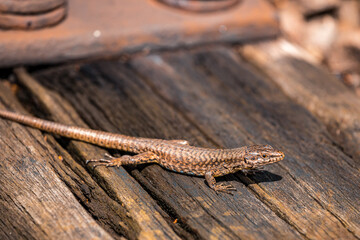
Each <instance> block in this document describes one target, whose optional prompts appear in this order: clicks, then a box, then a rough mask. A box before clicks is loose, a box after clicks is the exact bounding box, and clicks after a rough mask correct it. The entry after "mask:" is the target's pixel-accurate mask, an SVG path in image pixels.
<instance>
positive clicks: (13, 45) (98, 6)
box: [0, 0, 279, 67]
mask: <svg viewBox="0 0 360 240" xmlns="http://www.w3.org/2000/svg"><path fill="white" fill-rule="evenodd" d="M278 31H279V30H278V23H277V20H276V14H275V10H274V8H273V7H272V6H271V5H270V4H269V3H268V2H267V1H265V0H242V1H241V2H240V3H239V4H237V5H235V6H234V7H232V8H229V9H227V10H224V11H218V12H213V13H194V12H187V11H184V10H180V9H176V8H171V7H168V6H166V5H164V4H162V3H159V2H157V1H154V0H131V1H128V0H117V1H115V0H103V1H98V0H87V1H82V0H71V1H69V11H68V17H67V18H66V19H65V20H64V21H63V22H62V23H61V24H59V25H56V26H54V27H52V28H46V29H41V30H36V31H20V30H1V31H0V67H9V66H14V65H22V64H31V65H34V64H44V63H46V64H47V63H57V62H62V61H69V60H75V59H84V58H93V57H104V56H117V55H120V54H122V53H131V52H136V51H149V50H157V49H169V48H178V47H182V46H189V45H199V44H203V43H212V42H244V41H249V40H254V39H259V38H265V37H272V36H275V35H276V34H277V33H278Z"/></svg>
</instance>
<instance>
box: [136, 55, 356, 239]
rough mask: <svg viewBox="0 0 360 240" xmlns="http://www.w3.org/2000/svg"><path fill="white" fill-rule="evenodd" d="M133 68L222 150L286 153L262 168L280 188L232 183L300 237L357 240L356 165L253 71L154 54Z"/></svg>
mask: <svg viewBox="0 0 360 240" xmlns="http://www.w3.org/2000/svg"><path fill="white" fill-rule="evenodd" d="M131 63H132V66H133V67H134V69H137V71H139V72H141V74H142V76H143V78H144V79H146V81H147V83H148V84H149V85H151V86H152V89H154V91H156V92H157V93H158V94H159V95H160V96H161V97H162V98H163V99H164V100H166V101H168V102H169V103H170V104H172V105H173V106H174V107H175V108H177V109H180V110H181V111H182V112H183V114H184V115H185V116H186V117H187V118H188V119H189V120H190V121H191V122H193V123H194V124H195V125H196V126H197V127H198V128H199V129H201V130H202V132H205V133H206V134H207V136H209V137H210V138H212V139H216V141H217V142H219V144H220V145H221V146H226V147H235V146H239V145H244V144H249V143H251V142H256V143H270V144H271V145H274V146H275V147H278V148H280V149H281V150H283V151H284V152H285V155H286V160H284V161H283V162H280V163H279V164H274V165H271V166H269V167H268V168H267V169H269V171H271V172H272V173H274V174H276V175H279V176H281V177H282V179H281V181H277V182H261V183H259V184H258V185H256V184H253V183H255V182H259V181H261V180H262V179H264V178H265V179H272V178H271V177H270V176H271V175H268V174H264V175H260V176H258V177H255V178H252V179H251V180H248V179H244V178H243V177H242V176H241V175H240V174H237V175H235V176H237V177H239V178H240V179H242V180H243V181H245V182H247V183H249V186H248V188H249V189H251V190H252V191H253V192H254V194H256V195H257V197H258V198H259V199H261V201H263V202H264V203H266V204H267V205H268V206H269V208H271V209H272V210H273V211H274V212H276V213H277V215H279V216H281V217H282V218H283V219H284V220H285V221H286V222H287V223H289V224H290V225H291V226H293V227H294V228H295V229H296V230H297V231H298V232H300V233H301V234H302V235H303V236H304V237H306V238H310V239H324V238H333V239H336V238H346V239H347V238H348V239H355V238H359V236H360V233H359V229H360V228H359V225H360V222H359V221H360V218H359V216H360V215H359V209H360V208H359V201H358V199H359V197H360V191H359V187H358V184H357V183H358V182H360V179H359V172H358V170H357V169H355V168H353V166H354V159H352V158H350V157H348V156H347V155H346V154H344V153H343V152H342V151H341V150H340V149H339V148H338V147H337V146H334V144H333V140H332V139H331V138H330V136H329V134H328V133H327V131H326V129H325V127H324V126H323V125H322V124H321V123H320V122H318V121H317V120H316V119H315V118H314V117H313V116H312V115H311V114H310V113H309V112H308V111H306V110H305V109H304V108H302V107H301V106H299V105H297V104H295V103H293V102H291V100H290V99H289V98H287V97H286V96H285V95H284V94H283V93H282V92H281V91H279V89H278V88H277V86H275V85H274V84H273V82H272V81H271V80H270V79H268V78H266V77H263V76H261V75H258V74H256V72H258V70H257V69H254V68H252V67H251V66H249V65H247V64H246V63H245V62H244V61H242V60H241V59H240V58H239V56H238V55H237V54H236V53H234V52H232V51H230V50H228V49H216V50H211V49H208V51H203V52H202V51H200V52H195V53H194V54H187V53H185V54H184V53H182V52H176V53H169V54H162V55H157V54H153V55H150V56H148V57H143V58H138V59H135V60H134V61H132V62H131ZM345 176H346V177H345ZM236 187H238V184H236ZM244 201H246V200H244Z"/></svg>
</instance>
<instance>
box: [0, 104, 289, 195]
mask: <svg viewBox="0 0 360 240" xmlns="http://www.w3.org/2000/svg"><path fill="white" fill-rule="evenodd" d="M0 117H2V118H5V119H8V120H12V121H15V122H18V123H21V124H24V125H27V126H30V127H33V128H37V129H40V130H42V131H45V132H49V133H53V134H57V135H59V136H63V137H66V138H70V139H75V140H80V141H83V142H87V143H91V144H94V145H98V146H101V147H105V148H110V149H118V150H122V151H125V152H131V153H134V154H136V155H123V156H120V157H112V156H110V155H109V154H107V155H106V156H107V158H105V159H92V160H87V161H86V164H88V163H90V162H93V167H96V166H106V167H119V166H122V165H138V164H145V163H157V164H159V165H160V166H162V167H163V168H165V169H168V170H172V171H175V172H178V173H183V174H189V175H195V176H202V177H205V180H206V182H207V184H208V185H209V187H210V188H211V189H213V190H215V191H216V192H225V193H229V194H232V191H236V188H235V187H233V186H232V185H231V184H228V183H224V182H222V183H217V182H216V180H215V177H220V176H224V175H227V174H231V173H235V172H237V171H239V170H256V169H257V168H259V167H262V166H263V165H266V164H269V163H274V162H278V161H280V160H282V159H284V157H285V155H284V153H283V152H281V151H279V150H275V149H274V148H273V147H271V146H270V145H252V146H243V147H239V148H231V149H219V148H204V147H195V146H191V145H190V144H189V142H188V141H186V140H163V139H153V138H142V137H131V136H126V135H122V134H117V133H110V132H104V131H99V130H92V129H87V128H81V127H77V126H70V125H65V124H61V123H56V122H51V121H47V120H43V119H40V118H36V117H31V116H26V115H22V114H19V113H15V112H11V111H7V110H0Z"/></svg>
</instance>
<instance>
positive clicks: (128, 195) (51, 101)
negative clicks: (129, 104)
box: [15, 69, 186, 239]
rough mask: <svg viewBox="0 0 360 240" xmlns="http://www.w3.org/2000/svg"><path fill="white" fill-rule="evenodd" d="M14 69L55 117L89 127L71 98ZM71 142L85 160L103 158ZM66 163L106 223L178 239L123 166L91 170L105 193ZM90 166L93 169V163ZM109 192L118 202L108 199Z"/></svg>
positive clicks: (135, 233) (129, 233)
mask: <svg viewBox="0 0 360 240" xmlns="http://www.w3.org/2000/svg"><path fill="white" fill-rule="evenodd" d="M15 73H16V74H17V76H18V78H19V80H20V82H21V83H22V84H23V85H24V86H26V87H27V88H28V90H29V92H30V93H31V94H33V95H34V96H36V97H37V101H39V103H40V104H41V105H42V107H43V109H45V111H46V112H48V113H49V114H51V115H52V117H53V119H54V120H55V121H59V122H64V123H67V124H70V125H78V126H83V127H87V126H86V124H84V122H83V121H81V119H80V117H79V116H78V115H77V113H76V112H75V111H74V109H73V108H72V106H71V104H69V102H67V101H66V100H64V99H62V98H61V97H60V96H59V95H58V94H56V93H55V92H52V91H49V90H48V89H45V88H43V87H42V86H41V85H40V84H38V83H37V82H36V81H35V80H34V79H33V78H32V77H31V76H29V75H28V74H27V73H26V71H25V70H24V69H17V70H15ZM70 145H71V146H70V149H71V152H73V153H74V154H76V156H77V158H78V159H81V162H82V163H83V164H84V162H85V160H87V159H94V158H102V157H103V155H104V151H103V150H101V149H99V148H98V147H94V146H92V145H89V144H85V143H81V142H77V141H72V143H71V144H70ZM62 152H63V154H64V152H65V151H64V150H62ZM67 155H69V154H67ZM68 157H69V156H68ZM67 164H68V165H69V167H70V168H71V169H72V171H74V173H73V175H75V174H76V175H79V176H78V177H76V176H74V177H73V178H79V177H80V178H81V179H82V182H83V183H82V185H81V186H78V187H77V188H79V187H85V189H89V190H88V191H90V193H91V196H89V193H88V194H87V195H86V192H85V193H84V192H83V191H82V192H79V191H76V193H77V197H78V199H82V200H83V201H82V204H83V205H85V206H87V208H88V209H89V211H90V212H91V213H92V214H93V215H94V216H95V217H97V218H99V219H100V221H101V222H102V223H103V224H107V225H108V228H111V229H113V230H114V231H116V232H117V233H118V234H121V233H124V232H125V235H126V237H128V238H132V239H135V238H141V239H152V238H162V239H166V238H168V239H177V236H176V234H175V233H174V232H173V230H172V228H171V227H170V226H169V224H168V223H167V221H166V220H165V219H164V218H163V216H165V217H168V216H166V214H165V213H164V212H162V211H161V209H160V207H159V206H157V204H156V203H155V202H154V201H153V199H151V198H150V196H149V195H148V194H147V193H146V192H145V191H144V190H143V189H142V188H141V187H140V186H139V184H137V183H136V181H134V180H133V179H132V177H131V176H129V175H128V174H127V173H126V171H125V170H124V169H122V168H120V169H117V170H116V172H114V170H115V169H114V168H112V169H107V168H97V169H95V171H94V170H92V171H91V172H92V174H95V175H96V179H97V181H98V182H99V185H100V186H101V187H102V189H104V190H105V191H106V194H107V195H106V194H104V192H103V191H102V190H100V191H99V190H94V191H93V190H92V189H96V188H99V186H97V185H96V184H94V183H93V180H92V179H91V178H90V177H89V174H88V173H87V172H86V171H84V169H83V168H82V167H80V165H79V164H78V163H76V162H75V161H73V160H71V158H70V160H68V161H67ZM88 168H89V169H92V168H91V166H88ZM119 176H120V177H119ZM73 181H74V180H71V181H69V182H68V180H67V179H66V182H67V185H71V184H70V183H72V182H73ZM84 185H85V186H84ZM109 196H110V197H111V198H112V199H114V200H115V201H116V202H117V203H119V204H116V202H114V201H113V200H111V199H109ZM89 202H90V203H89ZM107 208H108V209H107ZM183 234H186V233H183Z"/></svg>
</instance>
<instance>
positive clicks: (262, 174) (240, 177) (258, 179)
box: [218, 170, 283, 186]
mask: <svg viewBox="0 0 360 240" xmlns="http://www.w3.org/2000/svg"><path fill="white" fill-rule="evenodd" d="M233 176H234V177H235V179H236V180H237V181H238V182H242V183H243V184H245V186H248V185H250V184H254V183H255V184H257V183H262V182H277V181H280V180H281V179H283V177H282V176H280V175H277V174H274V173H271V172H269V171H266V170H261V171H257V172H256V173H253V174H245V173H243V172H241V171H239V172H237V173H235V174H233ZM218 180H219V182H220V181H226V180H225V177H219V178H218Z"/></svg>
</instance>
